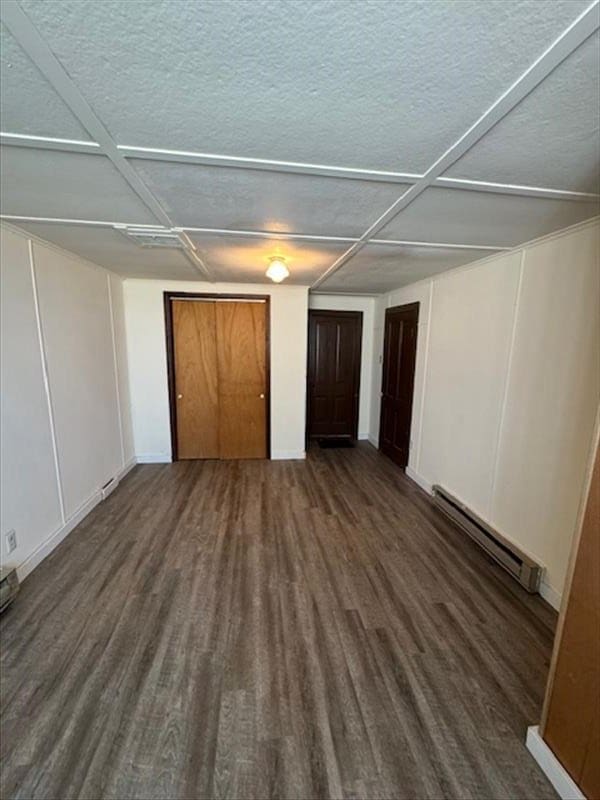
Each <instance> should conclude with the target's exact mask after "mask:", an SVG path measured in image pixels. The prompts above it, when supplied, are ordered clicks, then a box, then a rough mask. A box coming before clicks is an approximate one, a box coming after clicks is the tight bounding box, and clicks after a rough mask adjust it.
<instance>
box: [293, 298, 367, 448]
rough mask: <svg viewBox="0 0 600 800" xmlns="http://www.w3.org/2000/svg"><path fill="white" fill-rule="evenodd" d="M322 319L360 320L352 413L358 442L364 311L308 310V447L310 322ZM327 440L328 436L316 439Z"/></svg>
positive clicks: (307, 440) (307, 424)
mask: <svg viewBox="0 0 600 800" xmlns="http://www.w3.org/2000/svg"><path fill="white" fill-rule="evenodd" d="M318 315H320V316H322V317H346V319H356V320H358V359H357V360H356V362H355V364H354V386H355V387H356V393H355V394H356V397H355V400H354V406H353V413H352V438H353V439H354V440H355V441H358V417H359V414H360V372H361V367H362V344H363V312H362V311H346V310H345V309H344V310H340V311H336V310H335V309H333V308H326V309H325V308H324V309H321V308H309V309H308V326H307V348H306V425H305V436H304V439H305V442H306V444H307V445H308V443H309V441H310V439H311V436H310V433H309V425H310V410H311V409H310V400H311V386H310V378H311V375H310V321H311V317H313V316H318ZM314 438H315V439H316V438H321V439H326V438H327V437H326V436H321V437H317V436H315V437H314ZM331 438H336V439H338V438H343V437H339V436H332V437H331Z"/></svg>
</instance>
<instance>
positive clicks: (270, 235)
mask: <svg viewBox="0 0 600 800" xmlns="http://www.w3.org/2000/svg"><path fill="white" fill-rule="evenodd" d="M0 219H4V220H6V221H8V222H38V223H44V224H55V225H79V226H82V227H85V226H88V227H94V228H113V229H116V230H125V229H130V230H134V231H156V232H158V233H178V234H179V233H182V234H186V235H187V234H190V233H193V234H197V235H198V236H211V235H212V236H228V237H234V238H247V239H277V240H281V241H292V242H294V241H298V242H323V243H336V242H337V243H341V244H351V243H353V242H358V241H359V239H358V238H357V237H356V236H354V237H352V236H325V235H321V234H311V233H284V232H282V231H265V230H260V231H248V230H239V229H232V228H189V227H180V226H175V227H167V226H163V225H147V224H143V223H137V222H136V223H128V222H114V221H108V220H98V219H65V218H64V217H30V216H24V215H21V214H0ZM369 244H378V245H385V246H391V247H429V248H433V249H443V250H489V251H492V252H499V251H502V250H510V249H511V248H510V247H499V246H497V245H491V244H456V243H454V242H422V241H414V240H409V239H371V240H370V242H369Z"/></svg>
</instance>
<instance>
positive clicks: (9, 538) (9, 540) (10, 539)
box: [6, 529, 17, 553]
mask: <svg viewBox="0 0 600 800" xmlns="http://www.w3.org/2000/svg"><path fill="white" fill-rule="evenodd" d="M16 549H17V533H16V531H15V530H14V529H13V530H11V531H9V532H8V533H7V534H6V551H7V552H8V553H12V551H13V550H16Z"/></svg>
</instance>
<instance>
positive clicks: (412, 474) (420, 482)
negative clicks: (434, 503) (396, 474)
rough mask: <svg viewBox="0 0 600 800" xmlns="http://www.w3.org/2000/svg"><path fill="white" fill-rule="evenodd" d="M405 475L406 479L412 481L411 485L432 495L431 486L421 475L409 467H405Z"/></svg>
mask: <svg viewBox="0 0 600 800" xmlns="http://www.w3.org/2000/svg"><path fill="white" fill-rule="evenodd" d="M406 475H407V477H408V478H410V479H411V481H413V483H416V484H417V486H419V487H420V488H421V489H423V490H424V491H425V492H427V494H433V486H432V484H431V483H429V481H428V480H427V479H426V478H424V477H423V476H422V475H420V474H419V473H418V472H416V471H415V470H414V469H413V468H412V467H410V466H408V467H406Z"/></svg>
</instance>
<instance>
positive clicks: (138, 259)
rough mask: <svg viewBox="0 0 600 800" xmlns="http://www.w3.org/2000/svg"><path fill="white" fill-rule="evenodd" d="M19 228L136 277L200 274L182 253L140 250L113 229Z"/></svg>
mask: <svg viewBox="0 0 600 800" xmlns="http://www.w3.org/2000/svg"><path fill="white" fill-rule="evenodd" d="M19 227H21V228H23V229H25V230H26V231H28V232H29V233H32V234H34V235H35V236H39V237H40V238H41V239H46V241H48V242H52V243H53V244H57V245H59V246H60V247H64V248H66V249H67V250H70V251H71V252H72V253H77V254H78V255H80V256H81V257H82V258H86V259H88V260H89V261H93V262H95V263H96V264H101V265H102V266H105V267H107V268H108V269H112V270H114V271H115V272H121V273H124V274H126V275H128V276H129V277H133V278H165V277H170V278H174V279H181V280H194V279H197V278H198V273H197V272H196V271H195V270H194V269H193V267H192V266H190V264H188V262H187V261H186V259H185V258H184V257H183V255H182V254H181V252H180V251H179V250H171V249H164V250H163V249H160V248H156V249H152V248H143V247H138V246H137V245H136V244H135V243H133V242H129V241H128V240H127V239H126V238H125V236H124V235H123V234H122V233H119V232H117V231H114V230H112V229H110V228H108V229H106V228H84V227H83V226H82V225H57V224H56V223H50V224H48V223H42V222H22V223H20V225H19Z"/></svg>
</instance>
